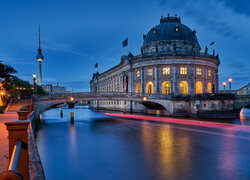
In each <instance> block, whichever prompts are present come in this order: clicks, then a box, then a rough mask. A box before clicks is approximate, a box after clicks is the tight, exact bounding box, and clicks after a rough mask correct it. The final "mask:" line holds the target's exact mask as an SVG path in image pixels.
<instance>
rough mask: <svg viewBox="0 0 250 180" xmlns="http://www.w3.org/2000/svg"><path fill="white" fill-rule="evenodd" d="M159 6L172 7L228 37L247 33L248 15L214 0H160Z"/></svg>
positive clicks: (248, 26) (248, 25) (249, 25)
mask: <svg viewBox="0 0 250 180" xmlns="http://www.w3.org/2000/svg"><path fill="white" fill-rule="evenodd" d="M159 3H160V5H161V7H163V8H165V9H168V8H169V9H174V10H176V11H177V12H179V13H181V14H182V15H184V16H185V17H186V18H187V17H188V18H190V19H193V20H194V21H196V23H198V24H199V25H201V26H203V27H205V28H208V29H210V30H212V31H213V30H214V31H216V32H217V33H219V34H222V35H224V36H227V37H228V36H230V37H234V38H236V37H242V36H246V35H248V30H249V29H250V16H248V15H247V14H242V13H239V12H238V11H236V10H235V9H233V8H232V7H230V6H228V5H227V4H226V3H225V1H216V0H210V1H207V0H199V1H198V0H168V1H165V0H160V1H159Z"/></svg>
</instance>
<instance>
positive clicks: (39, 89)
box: [36, 85, 48, 95]
mask: <svg viewBox="0 0 250 180" xmlns="http://www.w3.org/2000/svg"><path fill="white" fill-rule="evenodd" d="M36 88H37V94H39V95H45V94H48V93H46V92H45V91H44V89H43V88H42V86H39V85H38V86H37V87H36Z"/></svg>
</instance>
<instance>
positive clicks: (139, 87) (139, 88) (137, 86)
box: [135, 83, 141, 93]
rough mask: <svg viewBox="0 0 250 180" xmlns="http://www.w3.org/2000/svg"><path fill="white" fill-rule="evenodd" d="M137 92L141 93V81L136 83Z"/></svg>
mask: <svg viewBox="0 0 250 180" xmlns="http://www.w3.org/2000/svg"><path fill="white" fill-rule="evenodd" d="M135 92H136V93H141V85H140V83H137V84H136V88H135Z"/></svg>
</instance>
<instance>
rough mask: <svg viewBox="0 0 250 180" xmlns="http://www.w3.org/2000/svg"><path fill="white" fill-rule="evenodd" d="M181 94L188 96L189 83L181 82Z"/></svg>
mask: <svg viewBox="0 0 250 180" xmlns="http://www.w3.org/2000/svg"><path fill="white" fill-rule="evenodd" d="M179 87H180V94H188V83H187V81H181V82H180V84H179Z"/></svg>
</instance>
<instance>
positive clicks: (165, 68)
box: [162, 67, 170, 75]
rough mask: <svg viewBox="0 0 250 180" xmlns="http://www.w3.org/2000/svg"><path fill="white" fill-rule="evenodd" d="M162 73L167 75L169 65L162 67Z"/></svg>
mask: <svg viewBox="0 0 250 180" xmlns="http://www.w3.org/2000/svg"><path fill="white" fill-rule="evenodd" d="M162 74H163V75H169V74H170V67H164V68H163V69H162Z"/></svg>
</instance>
